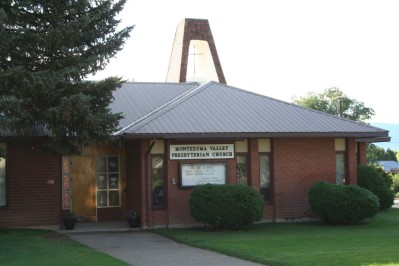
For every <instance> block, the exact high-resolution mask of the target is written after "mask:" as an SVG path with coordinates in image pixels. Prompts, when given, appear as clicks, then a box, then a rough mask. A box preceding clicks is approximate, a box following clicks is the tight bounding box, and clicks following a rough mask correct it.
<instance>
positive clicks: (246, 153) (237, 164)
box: [235, 152, 250, 186]
mask: <svg viewBox="0 0 399 266" xmlns="http://www.w3.org/2000/svg"><path fill="white" fill-rule="evenodd" d="M235 156H236V158H235V159H236V184H241V185H245V186H250V178H249V172H248V166H249V160H248V152H238V153H236V155H235ZM240 156H243V157H245V165H246V169H245V172H246V173H245V174H246V183H240V182H239V179H240V178H239V177H238V172H239V169H241V168H240V167H239V161H238V158H239V157H240Z"/></svg>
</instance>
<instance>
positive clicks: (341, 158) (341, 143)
mask: <svg viewBox="0 0 399 266" xmlns="http://www.w3.org/2000/svg"><path fill="white" fill-rule="evenodd" d="M345 154H346V139H345V138H336V139H335V180H336V183H337V185H343V184H345V178H346V164H345V159H346V156H345Z"/></svg>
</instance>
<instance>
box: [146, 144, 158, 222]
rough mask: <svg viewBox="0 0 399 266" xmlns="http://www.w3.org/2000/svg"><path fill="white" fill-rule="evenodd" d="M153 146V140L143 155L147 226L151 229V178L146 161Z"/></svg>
mask: <svg viewBox="0 0 399 266" xmlns="http://www.w3.org/2000/svg"><path fill="white" fill-rule="evenodd" d="M154 145H155V138H154V139H153V140H152V142H151V144H150V147H149V148H148V150H147V152H146V153H145V166H144V167H145V170H144V171H145V178H146V182H145V183H146V186H145V187H146V190H145V191H146V207H147V210H146V213H147V226H148V227H151V225H152V214H151V191H150V187H151V179H150V178H151V177H150V171H148V161H149V157H150V156H149V155H150V153H151V150H152V147H154Z"/></svg>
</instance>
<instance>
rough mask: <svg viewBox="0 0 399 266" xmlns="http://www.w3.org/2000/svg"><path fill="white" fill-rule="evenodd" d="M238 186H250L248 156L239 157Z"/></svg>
mask: <svg viewBox="0 0 399 266" xmlns="http://www.w3.org/2000/svg"><path fill="white" fill-rule="evenodd" d="M237 184H241V185H247V184H248V175H247V156H246V155H237Z"/></svg>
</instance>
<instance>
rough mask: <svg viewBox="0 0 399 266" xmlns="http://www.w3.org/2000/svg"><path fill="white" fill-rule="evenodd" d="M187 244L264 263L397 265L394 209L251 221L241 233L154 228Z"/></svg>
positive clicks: (398, 214) (398, 213) (398, 230)
mask: <svg viewBox="0 0 399 266" xmlns="http://www.w3.org/2000/svg"><path fill="white" fill-rule="evenodd" d="M154 232H156V233H159V234H161V235H164V236H167V237H169V238H172V239H174V240H177V241H179V242H182V243H186V244H189V245H191V246H195V247H200V248H204V249H209V250H213V251H218V252H221V253H224V254H228V255H232V256H236V257H240V258H243V259H246V260H252V261H255V262H260V263H264V264H267V265H399V209H392V208H391V209H390V210H388V211H384V212H381V213H379V214H378V215H377V216H376V217H374V218H373V219H372V220H370V221H368V222H367V223H365V224H362V225H358V226H326V225H322V224H319V223H284V224H281V223H280V224H256V225H253V226H252V227H251V228H250V229H249V230H246V231H222V232H206V231H204V230H202V229H156V230H154Z"/></svg>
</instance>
